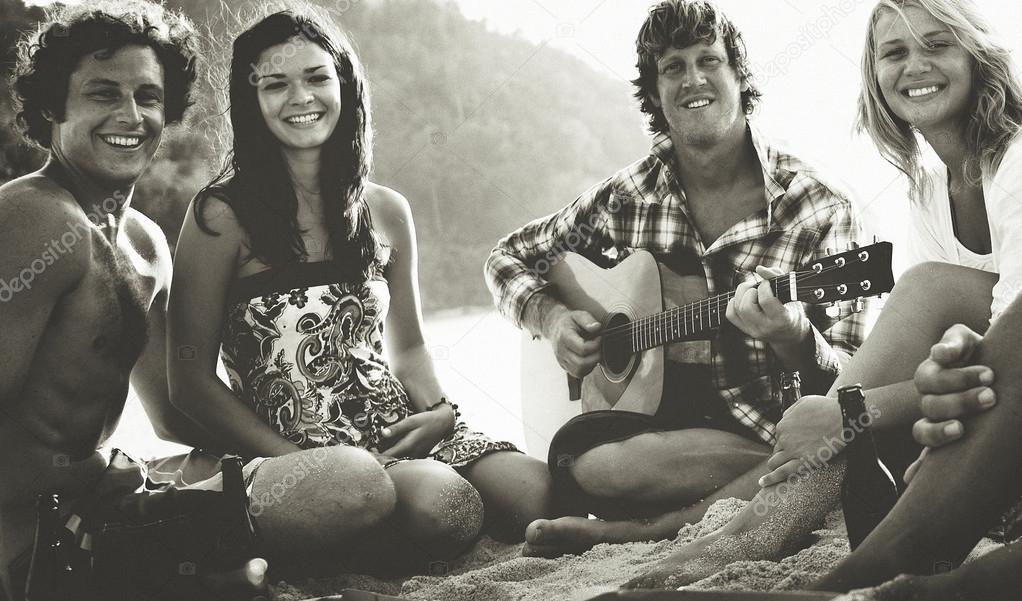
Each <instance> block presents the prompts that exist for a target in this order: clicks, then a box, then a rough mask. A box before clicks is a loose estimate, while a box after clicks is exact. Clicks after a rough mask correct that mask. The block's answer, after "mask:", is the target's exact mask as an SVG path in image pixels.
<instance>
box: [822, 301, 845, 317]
mask: <svg viewBox="0 0 1022 601" xmlns="http://www.w3.org/2000/svg"><path fill="white" fill-rule="evenodd" d="M824 311H825V312H826V313H827V317H829V318H831V319H837V318H838V317H840V316H841V307H840V305H838V303H831V304H830V306H828V307H827V308H826V309H824Z"/></svg>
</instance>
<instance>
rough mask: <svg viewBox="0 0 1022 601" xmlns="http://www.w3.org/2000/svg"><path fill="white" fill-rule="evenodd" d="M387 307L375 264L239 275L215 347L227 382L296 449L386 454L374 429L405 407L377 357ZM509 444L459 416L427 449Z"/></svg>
mask: <svg viewBox="0 0 1022 601" xmlns="http://www.w3.org/2000/svg"><path fill="white" fill-rule="evenodd" d="M349 271H350V270H349ZM389 306H390V290H389V288H388V286H387V280H386V279H385V277H384V269H383V268H382V267H380V266H376V267H374V268H373V269H372V273H371V277H370V278H369V280H368V281H365V279H364V277H362V276H361V274H351V273H345V270H344V268H343V267H342V266H340V265H338V264H337V263H333V262H326V261H324V262H314V263H298V264H295V265H289V266H287V267H286V268H274V269H271V270H269V271H264V272H260V273H257V274H254V275H251V276H247V277H245V278H242V279H240V280H238V281H237V282H236V283H235V284H234V286H233V287H232V288H231V291H230V293H229V309H228V315H227V319H226V323H225V324H224V332H223V339H222V343H223V346H222V348H221V357H222V358H223V362H224V365H225V366H226V368H227V374H228V377H229V379H230V384H231V388H232V389H233V390H234V392H235V394H237V395H238V397H239V398H241V399H242V400H243V401H244V402H245V403H246V404H247V405H248V406H249V407H251V408H252V409H253V410H254V411H255V412H256V414H257V415H258V416H259V417H260V418H262V419H263V420H264V421H265V422H266V423H267V424H269V425H270V426H271V427H272V428H273V429H274V430H276V431H277V432H279V433H280V434H281V435H282V436H284V437H285V438H287V439H288V440H290V441H291V442H293V443H294V444H296V445H298V446H299V447H301V448H303V449H310V448H316V447H322V446H332V445H350V446H354V447H359V448H363V449H366V450H369V451H373V452H379V453H382V454H384V455H386V449H385V448H384V447H385V445H381V440H382V430H383V429H384V428H386V427H388V426H391V425H393V424H395V423H397V422H399V421H401V420H402V419H404V418H405V417H407V416H409V415H410V414H412V413H414V410H413V408H412V405H411V403H410V402H409V399H408V394H407V393H406V392H405V389H404V387H403V386H402V385H401V382H399V381H398V379H397V378H396V377H394V375H393V373H392V372H391V370H390V367H389V366H388V364H387V361H386V359H385V358H384V356H383V327H384V321H385V318H386V316H387V310H388V308H389ZM381 449H382V450H381ZM517 450H518V449H517V448H515V446H514V445H513V444H511V443H509V442H499V441H494V440H491V439H490V438H488V437H487V436H485V435H483V434H481V433H479V432H475V431H472V430H470V429H469V428H468V427H467V426H466V425H465V424H464V423H461V422H459V423H458V424H457V426H456V427H455V429H454V431H453V432H452V433H451V434H450V435H448V436H447V437H446V438H445V439H443V440H442V441H440V442H439V443H438V444H437V445H436V446H435V447H433V449H432V450H431V451H430V453H429V457H430V458H432V459H436V460H438V461H442V462H444V463H446V464H448V465H450V466H452V467H455V468H458V467H464V466H467V465H469V464H471V463H472V462H473V461H476V460H477V459H479V458H480V457H483V456H484V455H487V454H489V453H492V452H495V451H517Z"/></svg>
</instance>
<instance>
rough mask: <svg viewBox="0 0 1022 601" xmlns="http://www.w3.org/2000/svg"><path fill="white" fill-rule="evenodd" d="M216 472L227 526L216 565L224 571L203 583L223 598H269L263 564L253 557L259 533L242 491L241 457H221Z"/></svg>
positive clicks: (209, 577) (247, 599)
mask: <svg viewBox="0 0 1022 601" xmlns="http://www.w3.org/2000/svg"><path fill="white" fill-rule="evenodd" d="M220 473H221V474H222V475H223V494H224V497H225V498H226V499H225V500H226V501H227V506H228V516H229V517H228V523H229V526H228V530H227V532H226V534H225V536H224V537H223V539H222V540H221V544H220V561H219V562H218V563H219V564H220V566H221V568H226V569H227V571H226V572H222V573H220V574H218V575H212V574H211V575H209V576H208V577H207V580H206V581H207V584H208V585H210V586H212V587H213V588H215V589H217V590H219V592H220V594H221V598H224V599H226V598H229V599H232V600H234V599H237V600H239V601H241V600H244V601H249V600H252V601H255V600H257V599H269V597H270V591H269V583H268V581H267V577H266V562H265V561H264V560H262V559H260V558H257V557H256V556H255V555H256V553H257V551H258V547H259V533H258V531H257V529H256V524H255V521H254V520H253V519H252V514H251V513H250V512H249V510H248V491H246V490H245V480H244V477H243V475H242V459H241V457H238V456H237V455H228V456H226V457H224V458H223V459H222V460H221V462H220Z"/></svg>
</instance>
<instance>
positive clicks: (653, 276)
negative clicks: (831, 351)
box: [521, 242, 894, 459]
mask: <svg viewBox="0 0 1022 601" xmlns="http://www.w3.org/2000/svg"><path fill="white" fill-rule="evenodd" d="M891 254H892V247H891V244H890V243H889V242H878V243H874V244H872V245H870V246H866V247H862V248H858V247H855V246H854V245H853V247H852V248H851V249H849V250H848V251H846V252H843V253H839V254H836V255H832V256H829V257H825V258H822V259H818V260H814V261H811V262H810V263H808V264H806V265H804V266H803V267H801V268H800V269H798V270H796V271H792V272H790V273H787V274H784V275H781V276H777V277H774V278H771V279H770V286H771V289H772V290H773V292H774V295H775V296H776V297H777V298H779V299H783V300H784V302H790V301H800V302H802V303H807V304H810V305H822V304H826V303H832V304H834V308H835V309H837V310H836V311H835V313H834V317H835V318H836V316H838V315H839V314H840V313H841V312H842V311H841V309H840V307H837V303H840V302H845V301H852V302H851V303H850V307H851V308H850V311H851V312H858V311H860V310H862V306H863V304H862V298H863V297H864V296H876V295H880V294H884V293H886V292H890V290H891V288H893V287H894V277H893V274H892V273H891ZM669 259H670V261H671V263H672V265H671V267H672V268H673V269H674V270H672V269H670V268H668V267H666V266H664V265H662V264H659V263H657V261H656V260H655V259H654V258H653V255H651V254H650V253H648V252H646V251H636V252H634V253H633V254H631V255H630V256H628V258H626V259H625V260H623V261H622V262H621V263H619V264H618V265H616V266H614V267H612V268H610V269H603V268H601V267H599V266H597V265H595V264H593V263H591V262H590V261H589V260H588V259H586V258H584V257H582V256H581V255H577V254H574V253H567V254H566V255H564V256H563V257H562V258H561V260H560V261H558V262H557V263H555V264H554V265H553V267H552V268H551V270H550V272H549V273H548V274H547V280H548V281H549V282H550V283H551V284H552V285H553V293H554V295H555V296H557V297H558V299H560V300H561V302H563V303H564V304H565V305H566V306H567V307H569V308H570V309H573V310H583V311H587V312H588V313H590V314H591V315H592V316H593V317H594V318H596V319H597V320H598V321H599V322H600V323H601V325H602V330H601V333H600V340H601V351H600V363H599V365H598V366H597V367H596V368H595V369H594V370H593V371H592V372H591V373H590V374H589V375H588V376H586V377H585V378H584V379H583V380H582V386H581V401H573V400H571V399H570V396H569V390H568V385H567V376H566V374H565V373H564V372H563V371H562V370H561V368H560V366H559V365H558V363H557V360H556V357H555V356H554V353H553V349H552V348H551V345H550V343H549V341H547V340H542V339H533V338H532V337H531V336H528V335H526V336H525V337H524V339H523V343H522V363H521V366H522V372H521V373H522V388H521V389H522V421H523V424H524V431H525V441H526V448H527V450H528V452H529V454H530V455H533V456H535V457H538V458H540V459H546V456H547V449H548V448H549V446H550V440H551V439H552V438H553V436H554V434H555V433H556V432H557V430H558V429H559V428H560V427H561V426H562V425H563V424H564V423H565V422H567V421H568V420H570V419H571V418H572V417H574V416H576V415H579V414H581V413H583V412H588V411H597V410H607V409H610V410H623V411H634V412H638V413H644V414H647V415H653V414H655V413H656V412H657V409H658V408H659V407H660V402H661V400H662V398H663V396H664V370H665V369H671V365H673V364H675V363H686V364H699V365H707V364H709V363H710V355H711V351H710V342H709V338H710V337H711V336H712V335H713V332H714V331H715V329H716V328H719V327H720V326H721V325H722V324H723V323H724V322H725V321H726V315H725V313H726V308H727V303H728V300H729V299H730V298H731V297H732V296H733V293H731V292H728V293H726V294H721V295H717V296H714V297H710V296H709V295H708V290H707V287H706V279H705V275H704V273H703V269H702V265H701V263H699V262H698V259H694V260H693V259H691V258H689V259H680V260H679V258H676V257H669ZM675 270H676V271H675ZM827 314H828V316H830V310H829V309H828V312H827ZM680 392H682V391H674V390H671V391H668V396H669V397H671V398H670V401H671V402H684V399H683V398H680V397H682V396H683V395H682V394H679V393H680ZM674 397H679V398H674Z"/></svg>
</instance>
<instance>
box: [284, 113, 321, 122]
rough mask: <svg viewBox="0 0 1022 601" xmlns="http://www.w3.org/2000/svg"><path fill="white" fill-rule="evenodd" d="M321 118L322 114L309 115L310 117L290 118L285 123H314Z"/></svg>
mask: <svg viewBox="0 0 1022 601" xmlns="http://www.w3.org/2000/svg"><path fill="white" fill-rule="evenodd" d="M321 116H322V113H309V114H308V115H298V116H296V117H288V118H287V119H285V121H287V122H288V123H312V122H313V121H318V120H319V118H320V117H321Z"/></svg>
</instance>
